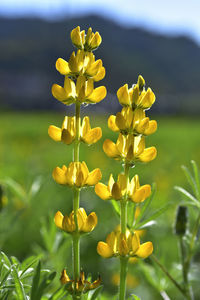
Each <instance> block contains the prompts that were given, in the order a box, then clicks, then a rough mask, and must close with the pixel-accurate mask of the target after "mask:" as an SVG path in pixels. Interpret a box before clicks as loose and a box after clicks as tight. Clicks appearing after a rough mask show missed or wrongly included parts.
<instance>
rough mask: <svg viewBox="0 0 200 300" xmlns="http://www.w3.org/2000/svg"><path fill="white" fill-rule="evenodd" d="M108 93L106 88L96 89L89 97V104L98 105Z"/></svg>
mask: <svg viewBox="0 0 200 300" xmlns="http://www.w3.org/2000/svg"><path fill="white" fill-rule="evenodd" d="M106 94H107V91H106V88H105V86H99V87H98V88H96V89H94V90H93V92H92V94H91V95H89V96H88V97H87V99H86V100H87V101H88V102H92V103H98V102H100V101H101V100H103V99H104V98H105V97H106Z"/></svg>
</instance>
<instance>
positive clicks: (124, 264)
mask: <svg viewBox="0 0 200 300" xmlns="http://www.w3.org/2000/svg"><path fill="white" fill-rule="evenodd" d="M124 173H125V176H126V190H127V188H128V180H129V164H127V163H125V166H124ZM120 205H121V213H120V224H121V233H122V234H124V235H125V234H126V228H127V195H126V197H125V199H124V200H121V201H120ZM127 269H128V258H127V257H123V256H121V257H120V286H119V300H125V297H126V275H127Z"/></svg>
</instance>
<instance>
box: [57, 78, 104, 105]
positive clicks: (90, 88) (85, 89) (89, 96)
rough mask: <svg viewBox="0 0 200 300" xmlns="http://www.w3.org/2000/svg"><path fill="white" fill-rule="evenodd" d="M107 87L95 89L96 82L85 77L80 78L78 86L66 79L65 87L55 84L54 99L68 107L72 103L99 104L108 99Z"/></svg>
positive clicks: (77, 82)
mask: <svg viewBox="0 0 200 300" xmlns="http://www.w3.org/2000/svg"><path fill="white" fill-rule="evenodd" d="M106 93H107V92H106V88H105V86H99V87H97V88H95V89H94V81H93V79H91V78H89V79H88V80H87V79H86V77H85V76H82V75H80V76H78V78H77V81H76V84H75V83H74V81H72V80H71V79H70V78H68V77H65V81H64V87H62V86H60V85H58V84H53V86H52V94H53V96H54V98H56V99H57V100H58V101H61V102H62V103H64V104H66V105H71V104H72V103H77V102H78V103H90V104H94V103H98V102H100V101H101V100H103V99H104V98H105V97H106Z"/></svg>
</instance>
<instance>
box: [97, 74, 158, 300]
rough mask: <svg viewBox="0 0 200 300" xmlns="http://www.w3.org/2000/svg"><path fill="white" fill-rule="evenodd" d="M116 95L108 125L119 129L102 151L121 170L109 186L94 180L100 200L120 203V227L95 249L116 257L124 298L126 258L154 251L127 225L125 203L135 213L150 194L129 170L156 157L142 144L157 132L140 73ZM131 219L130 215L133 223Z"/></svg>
mask: <svg viewBox="0 0 200 300" xmlns="http://www.w3.org/2000/svg"><path fill="white" fill-rule="evenodd" d="M117 97H118V100H119V102H120V104H121V105H122V106H123V108H122V110H121V112H118V113H117V115H116V116H114V115H111V116H110V117H109V119H108V127H109V128H110V129H111V130H112V131H114V132H118V133H119V136H118V139H117V141H116V143H114V142H112V141H111V140H109V139H107V140H105V141H104V144H103V150H104V152H105V153H106V155H107V156H108V157H110V158H113V159H115V160H119V161H121V163H122V166H123V173H121V174H119V175H118V178H117V180H116V181H115V180H114V178H113V175H112V174H111V175H110V178H109V181H108V185H105V184H103V183H97V184H96V186H95V192H96V194H97V195H98V196H99V197H100V198H101V199H103V200H115V201H117V202H118V203H120V205H119V206H120V214H119V217H120V230H119V229H117V230H114V231H112V232H111V233H110V234H109V235H108V236H107V238H106V242H99V243H98V245H97V252H98V253H99V254H100V255H101V256H102V257H104V258H109V257H113V256H114V257H119V260H120V287H119V300H124V299H125V297H126V276H127V270H128V261H129V258H130V257H138V258H146V257H148V256H149V255H150V254H151V253H152V251H153V245H152V243H151V242H146V243H143V244H140V236H139V232H137V231H136V230H134V226H133V227H132V226H130V225H129V224H130V222H129V220H128V218H127V205H128V202H130V203H132V205H133V207H132V208H133V209H132V211H133V214H134V211H135V210H134V207H135V206H137V207H138V206H140V204H141V203H142V202H143V201H145V199H147V198H148V197H149V196H150V194H151V186H150V185H148V184H146V185H143V186H140V183H139V177H138V175H135V176H134V177H133V178H132V179H131V180H130V179H129V171H130V168H133V167H134V166H135V165H136V163H137V162H145V163H146V162H150V161H152V160H153V159H154V158H155V157H156V154H157V151H156V148H155V147H149V148H146V147H145V137H146V136H148V135H150V134H152V133H154V132H155V131H156V129H157V122H156V121H155V120H152V121H151V120H150V119H149V118H148V117H147V116H146V114H145V111H146V110H147V109H149V108H150V107H151V106H152V104H153V103H154V102H155V95H154V93H153V92H152V90H151V89H150V88H148V89H147V90H146V89H145V81H144V79H143V77H142V76H141V75H140V76H139V77H138V81H137V83H136V84H135V85H133V86H132V88H130V89H129V88H128V85H127V84H125V85H124V86H122V87H121V88H119V90H118V91H117ZM134 222H135V220H134V218H133V224H134ZM133 224H132V225H133Z"/></svg>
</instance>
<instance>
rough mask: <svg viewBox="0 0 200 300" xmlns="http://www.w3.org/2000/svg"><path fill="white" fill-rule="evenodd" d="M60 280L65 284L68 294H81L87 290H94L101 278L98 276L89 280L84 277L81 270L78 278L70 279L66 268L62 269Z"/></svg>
mask: <svg viewBox="0 0 200 300" xmlns="http://www.w3.org/2000/svg"><path fill="white" fill-rule="evenodd" d="M60 281H61V283H62V284H66V285H67V287H66V289H67V290H68V291H69V293H70V294H74V293H76V294H82V293H84V294H85V293H87V292H88V291H91V290H95V289H96V288H97V287H98V286H100V284H101V278H100V276H99V278H98V279H96V280H95V281H94V282H90V281H88V280H87V279H85V274H84V272H83V271H81V272H80V278H78V279H76V280H71V279H70V278H69V276H68V275H67V272H66V270H63V271H62V274H61V277H60Z"/></svg>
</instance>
